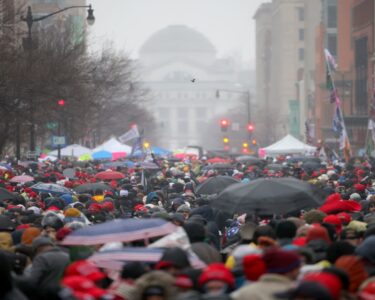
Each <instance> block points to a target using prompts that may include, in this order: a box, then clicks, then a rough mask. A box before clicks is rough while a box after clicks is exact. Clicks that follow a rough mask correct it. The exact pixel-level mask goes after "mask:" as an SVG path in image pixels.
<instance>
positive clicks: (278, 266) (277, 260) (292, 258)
mask: <svg viewBox="0 0 375 300" xmlns="http://www.w3.org/2000/svg"><path fill="white" fill-rule="evenodd" d="M263 261H264V262H265V264H266V269H267V273H276V274H285V273H288V272H290V271H292V270H294V269H296V268H299V267H300V266H301V258H300V256H299V255H298V254H297V253H295V252H293V251H286V250H283V249H280V248H277V247H273V248H270V249H269V250H267V251H266V252H265V253H264V254H263Z"/></svg>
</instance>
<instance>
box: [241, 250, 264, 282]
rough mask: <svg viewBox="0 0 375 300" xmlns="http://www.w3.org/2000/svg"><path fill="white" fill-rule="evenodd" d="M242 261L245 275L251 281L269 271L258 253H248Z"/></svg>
mask: <svg viewBox="0 0 375 300" xmlns="http://www.w3.org/2000/svg"><path fill="white" fill-rule="evenodd" d="M242 263H243V271H244V274H245V277H246V279H247V280H250V281H257V280H258V279H259V277H260V276H262V275H263V274H264V273H266V271H267V269H266V264H265V263H264V260H263V258H262V256H260V255H258V254H250V255H246V256H245V257H244V258H243V262H242Z"/></svg>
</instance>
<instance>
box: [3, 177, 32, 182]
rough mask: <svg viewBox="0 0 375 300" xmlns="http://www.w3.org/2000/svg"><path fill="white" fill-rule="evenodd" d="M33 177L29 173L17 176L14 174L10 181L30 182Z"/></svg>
mask: <svg viewBox="0 0 375 300" xmlns="http://www.w3.org/2000/svg"><path fill="white" fill-rule="evenodd" d="M33 180H34V177H32V176H29V175H19V176H14V177H13V178H12V179H11V180H9V181H10V182H16V183H25V182H30V181H33Z"/></svg>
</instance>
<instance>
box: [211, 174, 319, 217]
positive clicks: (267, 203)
mask: <svg viewBox="0 0 375 300" xmlns="http://www.w3.org/2000/svg"><path fill="white" fill-rule="evenodd" d="M321 204H322V199H321V197H320V193H319V191H318V190H317V189H316V188H315V187H314V186H312V185H310V184H309V183H307V182H305V181H301V180H297V179H294V178H262V179H257V180H254V181H252V182H249V183H239V184H236V185H232V186H229V187H228V188H226V189H225V190H224V191H223V192H222V193H221V194H220V195H219V197H218V198H217V199H215V200H213V202H212V205H213V207H216V208H218V209H221V210H225V211H227V212H229V213H235V212H247V213H256V214H258V215H273V214H287V213H290V212H297V211H300V210H302V209H310V208H316V207H319V206H320V205H321Z"/></svg>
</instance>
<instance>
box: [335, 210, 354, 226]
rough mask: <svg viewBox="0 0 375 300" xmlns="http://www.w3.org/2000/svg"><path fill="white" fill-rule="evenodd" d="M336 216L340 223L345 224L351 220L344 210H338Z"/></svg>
mask: <svg viewBox="0 0 375 300" xmlns="http://www.w3.org/2000/svg"><path fill="white" fill-rule="evenodd" d="M337 217H338V218H339V219H340V220H341V223H342V224H344V225H346V224H349V223H350V222H351V220H352V216H351V215H349V214H348V213H346V212H340V213H338V214H337Z"/></svg>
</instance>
